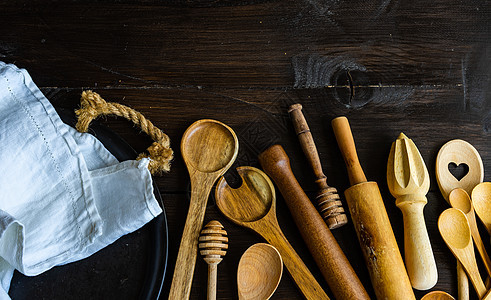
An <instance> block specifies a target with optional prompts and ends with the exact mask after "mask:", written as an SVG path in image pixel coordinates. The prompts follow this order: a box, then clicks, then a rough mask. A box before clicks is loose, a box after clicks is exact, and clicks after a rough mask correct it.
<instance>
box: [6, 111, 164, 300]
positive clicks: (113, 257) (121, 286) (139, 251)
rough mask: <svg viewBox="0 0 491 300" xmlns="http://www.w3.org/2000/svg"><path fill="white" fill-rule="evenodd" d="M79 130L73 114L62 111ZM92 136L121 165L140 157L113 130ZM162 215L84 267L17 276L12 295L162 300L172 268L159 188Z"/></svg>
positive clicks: (16, 299) (95, 128)
mask: <svg viewBox="0 0 491 300" xmlns="http://www.w3.org/2000/svg"><path fill="white" fill-rule="evenodd" d="M57 111H58V114H59V115H60V117H61V119H62V120H63V122H65V123H67V124H69V125H71V126H74V124H75V123H76V118H75V115H74V113H73V112H71V111H67V110H64V109H57ZM90 133H91V134H93V135H94V136H95V137H97V139H99V140H100V141H101V142H102V143H103V144H104V146H105V147H106V148H107V149H108V150H109V151H110V152H111V153H112V154H113V155H114V156H115V157H116V158H117V159H118V160H119V161H124V160H130V159H135V158H136V155H137V154H136V152H135V151H134V150H133V148H132V147H131V146H129V145H128V144H127V143H126V142H125V141H124V140H122V139H121V138H120V137H119V136H118V135H117V134H115V133H114V132H112V131H111V130H109V129H108V128H107V127H105V126H103V125H100V124H98V123H97V122H92V123H91V125H90ZM154 194H155V197H156V199H157V201H159V203H160V205H161V207H162V210H163V212H162V214H160V215H159V216H158V217H156V218H155V219H153V220H152V221H151V222H149V223H148V224H146V225H145V226H143V227H142V228H141V229H139V230H137V231H135V232H133V233H131V234H128V235H125V236H123V237H121V238H120V239H118V240H117V241H116V242H114V243H113V244H111V245H109V246H107V247H106V248H104V249H102V250H100V251H99V252H97V253H95V254H93V255H92V256H90V257H88V258H85V259H83V260H81V261H78V262H74V263H70V264H67V265H64V266H58V267H54V268H53V269H51V270H49V271H47V272H44V273H43V274H40V275H38V276H35V277H27V276H24V275H22V274H20V273H19V272H17V271H16V272H15V273H14V277H13V279H12V283H11V287H10V291H9V295H10V296H11V298H12V299H13V300H20V299H84V300H86V299H144V300H151V299H158V297H159V295H160V292H161V290H162V285H163V282H164V277H165V272H166V267H167V252H168V232H167V219H166V215H165V210H164V206H163V201H162V197H161V195H160V192H159V190H158V188H157V186H156V185H155V183H154Z"/></svg>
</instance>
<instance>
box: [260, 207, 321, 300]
mask: <svg viewBox="0 0 491 300" xmlns="http://www.w3.org/2000/svg"><path fill="white" fill-rule="evenodd" d="M262 221H264V222H267V221H268V222H270V223H269V224H268V225H267V226H263V225H260V224H261V221H259V222H258V223H255V224H257V225H259V226H254V227H253V229H254V230H255V231H256V232H258V233H259V234H260V235H261V236H262V237H263V238H264V239H266V241H268V243H270V244H271V245H273V246H274V247H276V249H278V252H280V254H281V258H282V259H283V263H284V264H285V266H286V268H287V269H288V272H289V273H290V275H291V276H292V278H293V280H294V281H295V283H296V284H297V286H298V288H299V289H300V291H302V293H303V295H304V296H305V298H306V299H312V300H314V299H315V300H317V299H319V300H320V299H327V300H329V297H328V296H327V294H326V293H325V292H324V290H323V289H322V287H321V286H320V285H319V283H318V282H317V280H316V279H315V277H314V275H312V273H311V272H310V271H309V269H308V268H307V266H306V265H305V263H304V262H303V261H302V259H301V258H300V256H298V254H297V252H295V250H294V249H293V247H292V245H291V244H290V243H289V242H288V240H287V239H286V237H285V235H284V234H283V232H282V231H281V229H280V228H279V225H278V222H277V221H276V217H274V216H273V217H272V218H269V220H267V219H262ZM262 224H265V223H262Z"/></svg>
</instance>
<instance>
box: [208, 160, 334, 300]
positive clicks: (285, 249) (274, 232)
mask: <svg viewBox="0 0 491 300" xmlns="http://www.w3.org/2000/svg"><path fill="white" fill-rule="evenodd" d="M237 172H238V173H239V176H240V177H241V178H242V186H241V187H239V188H238V189H233V188H231V187H230V186H229V185H228V184H227V181H226V180H225V178H223V177H222V178H221V179H220V180H219V181H218V183H217V186H216V190H215V199H216V202H217V206H218V209H219V210H220V211H221V212H222V213H223V214H224V215H225V216H226V217H227V218H228V219H230V220H231V221H232V222H234V223H236V224H238V225H241V226H244V227H247V228H250V229H252V230H254V231H255V232H257V233H259V234H260V235H261V236H262V237H263V238H264V239H265V240H266V241H268V242H269V243H270V244H271V245H273V246H274V247H276V248H277V249H278V251H279V252H280V254H281V257H282V258H283V261H284V263H285V266H286V268H287V269H288V271H289V272H290V274H291V276H292V277H293V280H294V281H295V283H296V284H297V286H298V288H299V289H300V290H301V291H302V293H303V295H304V296H305V298H307V299H316V300H317V299H319V300H320V299H329V297H328V296H327V295H326V293H325V292H324V291H323V290H322V287H321V286H320V285H319V283H318V282H317V280H316V279H315V277H314V276H313V275H312V273H310V271H309V269H308V268H307V266H306V265H305V263H304V262H303V261H302V259H301V258H300V257H299V256H298V254H297V253H296V252H295V250H294V249H293V247H292V246H291V245H290V243H289V242H288V240H287V239H286V237H285V235H284V234H283V232H282V231H281V229H280V226H279V224H278V220H277V219H276V196H275V189H274V186H273V183H272V182H271V180H270V179H269V178H268V176H267V175H266V174H264V172H263V171H261V170H259V169H256V168H253V167H239V168H237Z"/></svg>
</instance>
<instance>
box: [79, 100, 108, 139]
mask: <svg viewBox="0 0 491 300" xmlns="http://www.w3.org/2000/svg"><path fill="white" fill-rule="evenodd" d="M106 106H107V102H106V101H105V100H104V99H102V98H101V96H99V94H97V93H94V92H92V91H83V92H82V98H81V99H80V109H77V110H75V114H76V115H77V116H78V122H77V125H76V129H77V130H78V131H80V132H87V131H88V130H89V125H90V123H91V122H92V120H94V119H95V118H97V116H99V115H101V114H104V113H106V112H105V108H106Z"/></svg>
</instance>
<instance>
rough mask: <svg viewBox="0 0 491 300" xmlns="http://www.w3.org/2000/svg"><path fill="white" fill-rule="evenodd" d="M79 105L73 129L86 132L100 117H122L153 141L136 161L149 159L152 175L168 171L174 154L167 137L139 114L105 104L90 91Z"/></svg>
mask: <svg viewBox="0 0 491 300" xmlns="http://www.w3.org/2000/svg"><path fill="white" fill-rule="evenodd" d="M80 104H81V107H80V109H77V110H75V114H76V115H77V117H78V121H77V124H76V126H75V127H76V129H77V130H78V131H80V132H87V130H88V129H89V125H90V122H92V120H94V119H95V118H97V117H98V116H100V115H116V116H120V117H124V118H125V119H127V120H130V121H132V122H133V123H134V124H135V125H137V126H139V127H140V128H141V129H142V130H143V131H144V132H145V133H147V134H148V135H149V136H150V137H151V138H152V140H154V142H153V143H152V145H151V146H150V147H148V148H147V151H148V154H146V153H141V154H140V155H138V157H137V158H136V159H137V160H140V159H142V158H146V157H148V158H150V162H149V164H148V169H149V170H150V173H152V174H161V173H162V172H168V171H169V170H170V162H171V160H172V158H173V156H174V152H173V151H172V149H171V148H170V139H169V137H168V136H167V135H166V134H165V133H163V132H162V130H160V129H159V128H157V127H155V126H154V125H153V124H152V122H150V121H149V120H147V119H146V118H145V117H144V116H143V115H142V114H141V113H139V112H137V111H136V110H134V109H132V108H129V107H127V106H124V105H122V104H119V103H113V102H106V101H105V100H104V99H102V97H101V96H100V95H99V94H97V93H95V92H92V91H83V92H82V98H81V99H80Z"/></svg>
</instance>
